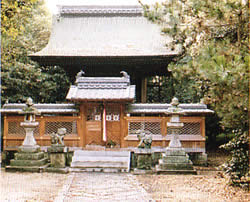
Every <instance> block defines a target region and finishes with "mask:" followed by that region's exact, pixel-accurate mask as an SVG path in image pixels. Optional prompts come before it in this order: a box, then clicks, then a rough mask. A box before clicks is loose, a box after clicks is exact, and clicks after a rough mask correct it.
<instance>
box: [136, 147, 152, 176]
mask: <svg viewBox="0 0 250 202" xmlns="http://www.w3.org/2000/svg"><path fill="white" fill-rule="evenodd" d="M134 154H135V156H136V159H137V160H136V163H137V166H136V168H135V169H134V174H145V173H149V172H148V171H151V167H152V150H151V149H137V150H135V151H134Z"/></svg>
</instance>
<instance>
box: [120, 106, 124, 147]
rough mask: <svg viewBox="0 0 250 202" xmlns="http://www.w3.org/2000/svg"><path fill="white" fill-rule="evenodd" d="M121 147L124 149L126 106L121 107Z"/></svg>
mask: <svg viewBox="0 0 250 202" xmlns="http://www.w3.org/2000/svg"><path fill="white" fill-rule="evenodd" d="M120 110H121V111H120V146H121V148H123V147H124V134H125V119H124V116H125V114H124V111H125V104H121V105H120Z"/></svg>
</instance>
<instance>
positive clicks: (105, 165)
mask: <svg viewBox="0 0 250 202" xmlns="http://www.w3.org/2000/svg"><path fill="white" fill-rule="evenodd" d="M71 167H73V168H80V167H83V168H127V167H128V165H127V162H98V161H96V162H85V161H74V162H72V163H71Z"/></svg>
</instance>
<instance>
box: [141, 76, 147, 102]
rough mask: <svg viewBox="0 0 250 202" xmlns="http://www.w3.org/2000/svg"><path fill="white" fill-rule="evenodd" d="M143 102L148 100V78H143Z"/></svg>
mask: <svg viewBox="0 0 250 202" xmlns="http://www.w3.org/2000/svg"><path fill="white" fill-rule="evenodd" d="M141 102H142V103H146V102H147V78H145V77H144V78H142V79H141Z"/></svg>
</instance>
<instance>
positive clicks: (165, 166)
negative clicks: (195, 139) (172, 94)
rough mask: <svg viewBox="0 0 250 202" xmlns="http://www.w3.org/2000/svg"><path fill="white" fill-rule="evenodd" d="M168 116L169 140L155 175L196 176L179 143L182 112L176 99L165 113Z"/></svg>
mask: <svg viewBox="0 0 250 202" xmlns="http://www.w3.org/2000/svg"><path fill="white" fill-rule="evenodd" d="M166 114H167V115H170V116H171V117H170V122H167V128H168V131H170V133H169V134H167V135H171V139H170V142H169V145H168V147H167V148H166V152H165V153H163V154H162V159H159V165H157V166H156V172H157V173H166V174H173V173H174V174H196V171H195V170H194V168H193V163H192V162H191V160H189V156H188V154H187V153H186V152H185V150H184V148H183V147H182V145H181V142H180V137H179V136H180V131H181V128H182V127H183V126H184V123H182V122H180V116H181V115H184V114H185V113H184V110H183V109H181V108H180V107H179V101H178V99H177V98H173V99H172V102H171V107H170V108H169V109H168V110H167V112H166Z"/></svg>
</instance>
